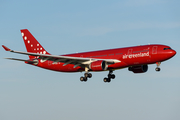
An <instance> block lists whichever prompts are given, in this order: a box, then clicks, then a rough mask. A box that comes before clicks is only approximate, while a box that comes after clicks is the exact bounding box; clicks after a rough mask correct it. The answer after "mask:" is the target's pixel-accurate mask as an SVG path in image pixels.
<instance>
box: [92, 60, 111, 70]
mask: <svg viewBox="0 0 180 120" xmlns="http://www.w3.org/2000/svg"><path fill="white" fill-rule="evenodd" d="M89 68H90V69H91V70H92V71H103V70H107V68H108V65H107V63H106V62H105V61H103V60H99V61H95V62H92V63H91V64H90V65H89Z"/></svg>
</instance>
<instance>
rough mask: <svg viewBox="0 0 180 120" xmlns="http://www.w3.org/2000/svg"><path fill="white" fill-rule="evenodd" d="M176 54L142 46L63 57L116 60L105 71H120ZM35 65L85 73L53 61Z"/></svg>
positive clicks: (161, 48)
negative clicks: (116, 61)
mask: <svg viewBox="0 0 180 120" xmlns="http://www.w3.org/2000/svg"><path fill="white" fill-rule="evenodd" d="M175 54H176V51H175V50H172V49H171V48H170V47H169V46H166V45H158V44H153V45H142V46H134V47H125V48H116V49H108V50H99V51H91V52H83V53H75V54H68V55H63V56H71V57H81V58H98V59H116V60H119V61H121V62H118V63H114V64H111V65H108V68H107V70H115V69H121V68H125V67H129V66H139V65H147V64H154V63H157V62H162V61H165V60H168V59H170V58H171V57H173V56H174V55H175ZM38 61H39V63H38V64H37V65H36V66H38V67H41V68H45V69H49V70H54V71H59V72H80V71H85V69H84V68H81V67H79V66H78V67H75V68H74V65H73V64H68V65H64V63H62V62H57V63H53V61H49V60H47V61H45V62H41V60H38Z"/></svg>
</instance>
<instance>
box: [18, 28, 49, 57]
mask: <svg viewBox="0 0 180 120" xmlns="http://www.w3.org/2000/svg"><path fill="white" fill-rule="evenodd" d="M21 34H22V37H23V40H24V44H25V46H26V49H27V52H31V53H38V54H49V53H48V52H47V51H46V50H45V49H44V48H43V47H42V46H41V44H40V43H39V42H38V41H37V40H36V38H34V36H33V35H32V34H31V33H30V32H29V31H28V30H27V29H23V30H21ZM29 58H30V59H34V58H35V56H29Z"/></svg>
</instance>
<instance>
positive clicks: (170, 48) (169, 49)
mask: <svg viewBox="0 0 180 120" xmlns="http://www.w3.org/2000/svg"><path fill="white" fill-rule="evenodd" d="M164 50H172V49H171V48H164Z"/></svg>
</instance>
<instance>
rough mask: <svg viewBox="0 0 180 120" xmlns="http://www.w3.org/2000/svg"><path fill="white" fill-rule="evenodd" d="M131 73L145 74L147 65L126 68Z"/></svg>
mask: <svg viewBox="0 0 180 120" xmlns="http://www.w3.org/2000/svg"><path fill="white" fill-rule="evenodd" d="M128 70H129V71H132V72H133V73H145V72H147V70H148V65H140V66H132V67H129V68H128Z"/></svg>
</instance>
